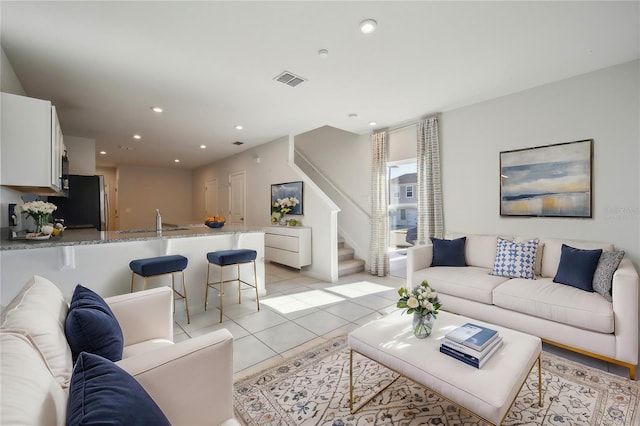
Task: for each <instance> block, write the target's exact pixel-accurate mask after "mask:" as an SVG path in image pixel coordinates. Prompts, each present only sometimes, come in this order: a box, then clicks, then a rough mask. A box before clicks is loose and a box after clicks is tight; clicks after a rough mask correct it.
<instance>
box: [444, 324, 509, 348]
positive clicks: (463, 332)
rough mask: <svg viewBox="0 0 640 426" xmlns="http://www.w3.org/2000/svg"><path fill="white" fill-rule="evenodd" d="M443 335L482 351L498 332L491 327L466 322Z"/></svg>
mask: <svg viewBox="0 0 640 426" xmlns="http://www.w3.org/2000/svg"><path fill="white" fill-rule="evenodd" d="M445 337H446V338H447V339H451V340H453V341H454V342H458V343H462V344H463V345H465V346H468V347H470V348H472V349H475V350H477V351H482V350H483V349H484V348H486V347H487V346H488V345H489V343H491V341H492V340H494V339H496V338H497V337H498V332H497V331H496V330H493V329H491V328H487V327H482V326H480V325H476V324H471V323H466V324H464V325H462V326H460V327H458V328H456V329H455V330H453V331H451V332H449V333H447V335H446V336H445Z"/></svg>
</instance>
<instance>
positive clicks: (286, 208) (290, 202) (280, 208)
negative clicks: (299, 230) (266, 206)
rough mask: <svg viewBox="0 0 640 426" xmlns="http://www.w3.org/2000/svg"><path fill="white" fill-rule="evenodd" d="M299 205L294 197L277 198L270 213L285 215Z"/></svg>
mask: <svg viewBox="0 0 640 426" xmlns="http://www.w3.org/2000/svg"><path fill="white" fill-rule="evenodd" d="M298 204H300V200H298V199H297V198H296V197H285V198H278V200H277V201H275V202H274V203H273V205H272V206H271V211H272V213H280V214H282V215H285V214H287V213H289V212H290V211H291V210H293V208H294V207H295V206H297V205H298Z"/></svg>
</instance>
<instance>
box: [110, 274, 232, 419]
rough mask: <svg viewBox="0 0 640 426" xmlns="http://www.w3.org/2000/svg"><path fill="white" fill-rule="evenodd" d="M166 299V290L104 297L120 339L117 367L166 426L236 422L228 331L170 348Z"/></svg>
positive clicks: (169, 302)
mask: <svg viewBox="0 0 640 426" xmlns="http://www.w3.org/2000/svg"><path fill="white" fill-rule="evenodd" d="M172 297H173V293H172V291H171V288H170V287H160V288H155V289H151V290H146V291H140V292H136V293H131V294H124V295H120V296H114V297H110V298H106V299H105V301H106V302H107V303H108V304H109V307H110V308H111V310H112V311H113V313H114V315H115V316H116V318H117V319H118V323H119V324H120V328H122V333H123V335H124V357H123V359H122V360H121V361H118V362H117V364H118V366H120V367H121V368H122V369H124V370H125V371H127V372H128V373H129V374H131V375H132V376H133V377H134V378H135V379H136V380H137V381H138V382H139V383H140V384H141V385H142V387H144V388H145V390H146V391H147V392H148V393H149V395H151V397H152V398H153V399H154V401H155V402H156V403H157V404H158V406H159V407H160V409H161V410H162V412H163V413H164V414H165V415H166V416H167V418H168V419H169V421H170V422H171V423H172V424H176V425H205V424H211V425H219V424H223V423H224V424H225V425H227V424H239V423H237V422H236V421H235V419H234V418H233V337H232V336H231V333H229V331H228V330H226V329H222V330H218V331H215V332H212V333H208V334H205V335H202V336H199V337H196V338H193V339H189V340H185V341H183V342H180V343H178V344H174V343H173V313H172V310H173V300H172ZM142 354H143V355H142ZM225 422H227V423H225Z"/></svg>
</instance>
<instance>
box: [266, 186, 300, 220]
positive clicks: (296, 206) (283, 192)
mask: <svg viewBox="0 0 640 426" xmlns="http://www.w3.org/2000/svg"><path fill="white" fill-rule="evenodd" d="M302 196H303V194H302V181H297V182H286V183H274V184H272V185H271V211H272V212H273V206H274V203H278V200H280V201H282V203H281V204H283V205H286V208H287V209H288V210H289V211H287V212H286V214H288V215H301V214H302V211H303V210H302V204H303V203H302ZM283 200H284V201H283Z"/></svg>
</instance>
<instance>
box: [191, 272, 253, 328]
mask: <svg viewBox="0 0 640 426" xmlns="http://www.w3.org/2000/svg"><path fill="white" fill-rule="evenodd" d="M250 262H251V263H253V282H254V284H250V283H248V282H246V281H243V280H241V279H240V265H244V264H245V263H249V262H243V263H235V264H232V265H217V266H218V267H219V268H220V281H218V282H217V283H210V282H209V276H210V270H211V262H209V263H208V264H207V282H206V284H205V291H204V310H205V311H206V310H207V305H208V304H209V287H215V286H216V285H219V286H220V290H219V294H220V297H219V303H220V322H222V312H223V309H224V306H223V304H224V302H223V299H224V297H223V296H224V284H225V283H228V282H232V281H238V304H241V303H242V291H241V284H243V283H244V284H246V285H248V286H249V287H253V288H255V289H256V304H257V305H258V311H259V310H260V296H259V295H258V274H257V272H256V261H255V260H252V261H250ZM214 265H216V264H214ZM234 265H235V266H236V267H237V272H238V278H237V279H232V280H226V281H225V280H224V277H223V272H224V267H225V266H234Z"/></svg>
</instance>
